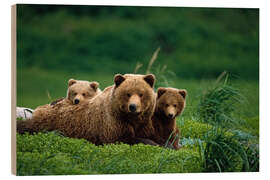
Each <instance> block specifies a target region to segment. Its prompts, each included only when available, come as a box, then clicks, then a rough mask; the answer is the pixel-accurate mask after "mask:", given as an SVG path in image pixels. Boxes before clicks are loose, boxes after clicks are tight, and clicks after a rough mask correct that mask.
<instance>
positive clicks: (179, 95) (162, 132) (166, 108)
mask: <svg viewBox="0 0 270 180" xmlns="http://www.w3.org/2000/svg"><path fill="white" fill-rule="evenodd" d="M186 96H187V91H186V90H185V89H175V88H164V87H160V88H158V90H157V96H156V108H155V113H154V115H153V117H152V121H153V126H154V128H155V134H156V136H158V137H159V138H161V139H163V141H164V143H166V141H168V142H169V143H170V144H172V146H173V148H174V149H179V148H180V146H179V138H180V137H179V136H180V131H179V129H178V128H177V125H176V117H177V116H179V115H180V114H181V113H182V112H183V110H184V108H185V104H186Z"/></svg>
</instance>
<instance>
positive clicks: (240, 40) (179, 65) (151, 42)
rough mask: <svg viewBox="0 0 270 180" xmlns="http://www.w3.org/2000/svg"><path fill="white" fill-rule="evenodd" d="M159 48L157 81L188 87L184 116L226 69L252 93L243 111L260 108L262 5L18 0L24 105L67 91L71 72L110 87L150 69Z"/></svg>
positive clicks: (19, 82)
mask: <svg viewBox="0 0 270 180" xmlns="http://www.w3.org/2000/svg"><path fill="white" fill-rule="evenodd" d="M158 47H160V51H159V53H158V56H157V59H156V61H155V62H154V63H153V65H152V66H151V69H150V70H149V69H148V70H149V72H151V73H154V74H155V75H156V77H157V83H156V88H157V87H158V86H172V87H175V88H182V89H184V88H185V89H187V91H188V99H187V109H186V111H185V112H184V114H183V116H187V115H190V114H191V113H192V112H194V109H195V108H196V106H197V104H198V95H200V94H202V92H203V91H204V90H205V89H207V88H208V87H209V86H211V84H212V83H213V82H214V81H215V80H216V79H217V77H218V76H219V75H220V74H221V73H222V72H223V71H227V72H228V73H229V74H230V81H231V83H232V84H233V85H234V86H235V87H236V88H238V89H240V91H241V93H242V94H243V95H244V96H245V97H246V101H245V103H242V104H239V106H238V107H239V116H243V117H256V116H258V115H259V10H258V9H239V8H237V9H235V8H234V9H233V8H183V7H117V6H71V5H68V6H62V5H18V6H17V106H24V107H30V108H36V107H37V106H39V105H43V104H46V103H49V102H51V101H52V100H54V99H57V98H60V97H64V96H66V90H67V81H68V80H69V79H70V78H75V79H81V80H88V81H98V82H99V83H100V86H101V89H104V88H105V87H106V86H109V85H111V84H113V77H114V74H116V73H122V74H124V73H134V72H135V71H136V73H141V74H144V73H146V71H147V67H148V64H149V61H150V59H151V57H152V55H153V53H154V52H155V50H156V49H157V48H158ZM136 67H137V69H136ZM135 69H136V70H135Z"/></svg>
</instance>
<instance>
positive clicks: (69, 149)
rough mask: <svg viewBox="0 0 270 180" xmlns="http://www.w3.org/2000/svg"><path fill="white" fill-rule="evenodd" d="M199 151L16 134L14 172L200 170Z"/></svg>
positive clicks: (53, 135)
mask: <svg viewBox="0 0 270 180" xmlns="http://www.w3.org/2000/svg"><path fill="white" fill-rule="evenodd" d="M201 171H202V166H201V162H200V159H199V153H198V152H196V151H193V150H192V149H188V148H183V149H181V150H179V151H174V150H170V149H164V148H160V147H156V146H149V145H142V144H138V145H133V146H130V145H127V144H109V145H104V146H95V145H93V144H91V143H89V142H87V141H86V140H83V139H72V138H67V137H62V136H60V135H59V134H57V133H54V132H50V133H38V134H35V135H28V134H24V135H20V134H17V174H18V175H52V174H130V173H132V174H137V173H140V174H144V173H186V172H201Z"/></svg>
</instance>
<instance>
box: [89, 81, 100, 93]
mask: <svg viewBox="0 0 270 180" xmlns="http://www.w3.org/2000/svg"><path fill="white" fill-rule="evenodd" d="M90 87H91V88H93V89H94V90H95V91H97V89H98V87H99V83H98V82H96V81H94V82H90Z"/></svg>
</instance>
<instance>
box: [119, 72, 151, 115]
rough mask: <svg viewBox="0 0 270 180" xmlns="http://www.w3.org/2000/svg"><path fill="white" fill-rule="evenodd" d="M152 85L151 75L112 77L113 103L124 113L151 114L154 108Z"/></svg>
mask: <svg viewBox="0 0 270 180" xmlns="http://www.w3.org/2000/svg"><path fill="white" fill-rule="evenodd" d="M154 83H155V76H154V75H152V74H148V75H135V74H125V75H121V74H117V75H115V76H114V84H115V87H114V88H115V89H114V103H115V104H116V106H117V108H118V109H119V110H120V111H121V112H124V113H129V114H141V113H143V112H146V111H147V112H148V111H152V112H153V111H154V107H155V93H154V90H153V87H154ZM152 112H151V113H152Z"/></svg>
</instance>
